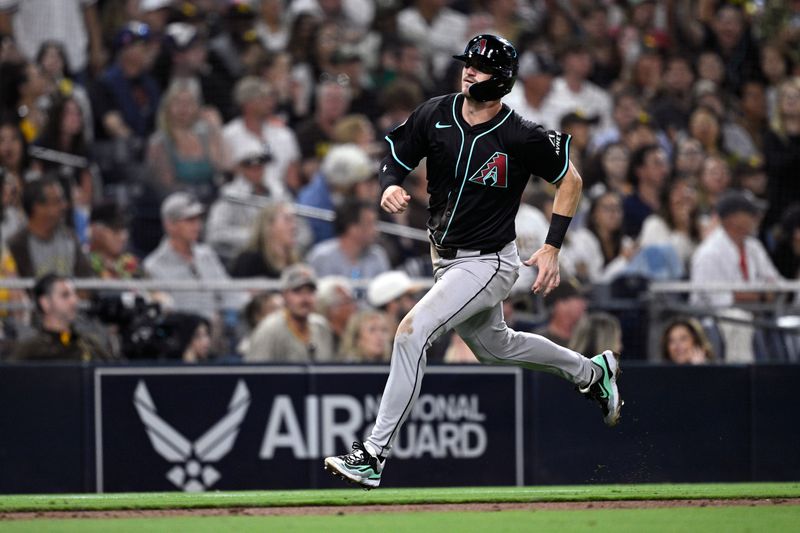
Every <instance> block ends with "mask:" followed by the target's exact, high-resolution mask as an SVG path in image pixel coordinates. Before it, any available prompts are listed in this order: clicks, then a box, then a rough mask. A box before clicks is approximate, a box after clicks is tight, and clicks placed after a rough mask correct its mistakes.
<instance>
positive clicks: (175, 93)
mask: <svg viewBox="0 0 800 533" xmlns="http://www.w3.org/2000/svg"><path fill="white" fill-rule="evenodd" d="M157 125H158V129H157V131H156V132H155V133H154V134H153V135H152V137H151V138H150V143H149V147H148V151H147V161H148V163H150V164H151V165H152V166H153V169H154V170H155V173H156V182H157V184H158V185H160V186H161V188H162V189H163V192H165V193H170V192H174V191H175V190H178V189H189V190H191V191H192V192H194V193H195V194H196V195H197V196H198V197H199V198H201V199H202V200H205V201H208V200H210V199H211V198H212V197H213V195H214V192H215V185H216V183H215V178H216V176H217V174H218V172H219V171H220V169H222V166H223V161H224V157H223V153H222V140H221V139H222V137H221V134H220V130H219V124H217V123H216V121H215V120H213V119H212V118H211V117H210V116H206V115H205V114H203V113H202V93H201V89H200V84H199V83H198V82H197V80H196V79H194V78H178V79H176V80H174V81H173V82H172V83H171V84H170V86H169V88H168V89H167V93H166V94H165V95H164V98H163V99H162V100H161V104H160V106H159V109H158V116H157Z"/></svg>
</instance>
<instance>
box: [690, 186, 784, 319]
mask: <svg viewBox="0 0 800 533" xmlns="http://www.w3.org/2000/svg"><path fill="white" fill-rule="evenodd" d="M761 207H762V206H761V205H759V201H758V200H756V198H755V197H754V196H753V195H752V194H750V193H746V192H740V191H728V192H726V193H725V194H723V195H722V196H721V197H720V199H719V201H718V202H717V214H718V215H719V219H720V225H719V226H718V227H717V228H716V229H715V230H714V231H712V232H711V233H710V234H709V235H708V237H706V238H705V240H703V242H702V243H701V244H700V247H699V248H698V249H697V251H696V252H695V254H694V257H693V258H692V282H693V283H695V284H697V285H703V284H704V283H715V282H767V281H777V280H778V279H780V274H779V273H778V270H777V269H776V268H775V266H774V265H773V264H772V261H771V260H770V258H769V255H768V254H767V251H766V250H765V249H764V245H762V244H761V241H759V240H758V239H757V238H756V237H754V234H755V232H756V229H757V228H758V222H759V217H760V216H761V214H762V209H761ZM762 295H763V293H754V292H733V291H730V292H703V291H697V292H695V293H693V294H692V302H694V303H704V304H710V305H714V306H720V307H728V306H731V305H733V304H734V303H736V302H753V301H759V300H760V299H761V296H762Z"/></svg>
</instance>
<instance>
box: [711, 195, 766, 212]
mask: <svg viewBox="0 0 800 533" xmlns="http://www.w3.org/2000/svg"><path fill="white" fill-rule="evenodd" d="M766 207H767V203H766V202H765V201H763V200H759V199H758V198H756V197H755V196H754V195H753V193H751V192H750V191H737V190H730V191H726V192H724V193H722V195H721V196H720V197H719V200H718V201H717V214H718V215H719V217H720V218H725V217H727V216H729V215H733V214H734V213H750V214H751V215H753V216H758V215H760V214H761V213H762V212H764V210H765V209H766Z"/></svg>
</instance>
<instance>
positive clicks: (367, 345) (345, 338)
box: [339, 309, 392, 363]
mask: <svg viewBox="0 0 800 533" xmlns="http://www.w3.org/2000/svg"><path fill="white" fill-rule="evenodd" d="M391 355H392V336H391V332H390V330H389V318H388V317H387V316H386V313H383V312H381V311H375V310H372V309H370V310H366V311H361V312H359V313H356V314H355V315H353V316H351V317H350V320H348V321H347V327H346V328H345V331H344V334H343V335H342V343H341V346H340V347H339V359H340V360H342V361H347V362H354V363H386V362H388V361H389V359H390V358H391Z"/></svg>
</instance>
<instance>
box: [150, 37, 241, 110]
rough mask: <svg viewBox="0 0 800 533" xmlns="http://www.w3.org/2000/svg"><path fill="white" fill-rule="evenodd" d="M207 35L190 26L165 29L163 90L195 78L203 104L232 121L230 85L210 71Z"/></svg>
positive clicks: (161, 64) (162, 61) (160, 72)
mask: <svg viewBox="0 0 800 533" xmlns="http://www.w3.org/2000/svg"><path fill="white" fill-rule="evenodd" d="M207 44H208V43H207V40H206V36H205V34H204V33H203V32H202V31H201V29H200V28H198V27H197V26H195V25H192V24H189V23H188V22H173V23H171V24H169V25H167V27H166V39H165V45H164V47H163V48H162V50H163V51H162V57H161V58H160V59H161V61H159V62H158V63H157V64H159V65H160V66H161V67H162V68H161V69H160V70H159V74H160V76H159V82H160V85H161V87H166V86H168V85H169V81H170V80H174V79H176V78H195V79H197V80H198V81H199V82H200V88H201V89H202V93H203V98H202V100H203V102H205V104H206V105H207V106H213V109H214V110H216V111H218V112H219V113H220V114H221V115H222V118H223V119H224V120H225V121H228V120H232V119H233V118H234V116H235V115H236V109H235V107H234V105H233V99H232V98H231V88H230V86H229V85H228V84H226V83H225V82H223V81H222V80H220V79H219V78H217V77H215V76H213V75H212V73H211V72H210V69H209V67H208V46H207Z"/></svg>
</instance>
